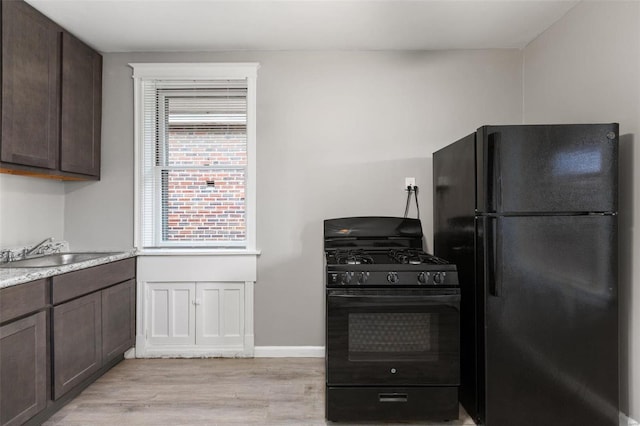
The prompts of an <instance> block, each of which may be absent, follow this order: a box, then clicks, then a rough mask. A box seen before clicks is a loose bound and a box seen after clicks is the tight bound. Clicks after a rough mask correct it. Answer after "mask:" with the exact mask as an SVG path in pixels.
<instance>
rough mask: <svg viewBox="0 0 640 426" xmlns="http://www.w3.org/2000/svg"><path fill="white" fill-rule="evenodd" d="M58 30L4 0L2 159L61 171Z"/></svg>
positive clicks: (30, 11)
mask: <svg viewBox="0 0 640 426" xmlns="http://www.w3.org/2000/svg"><path fill="white" fill-rule="evenodd" d="M59 92H60V31H59V27H58V26H57V25H55V24H54V23H53V22H52V21H50V20H48V19H47V18H46V17H44V16H43V15H41V14H40V13H38V12H37V11H36V10H35V9H33V8H32V7H31V6H29V5H28V4H26V3H24V2H15V1H3V2H2V143H1V149H0V151H1V160H2V161H3V162H7V163H14V164H21V165H26V166H35V167H41V168H45V169H56V168H57V167H58V141H59V136H58V135H59V121H58V117H59Z"/></svg>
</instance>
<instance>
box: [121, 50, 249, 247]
mask: <svg viewBox="0 0 640 426" xmlns="http://www.w3.org/2000/svg"><path fill="white" fill-rule="evenodd" d="M129 66H130V67H131V68H133V80H134V161H135V167H134V168H135V172H134V246H135V248H136V249H137V250H138V251H139V252H140V253H142V254H144V253H162V252H166V253H176V252H180V253H185V252H193V253H206V254H208V253H222V254H232V253H257V252H258V251H257V249H256V80H257V71H258V68H259V67H260V64H258V63H255V62H250V63H130V64H129ZM239 79H246V82H247V164H246V166H245V170H246V172H245V207H246V210H245V225H246V231H245V232H246V240H245V241H246V244H243V245H242V246H237V243H235V244H234V243H231V244H228V243H225V242H220V243H216V242H213V241H212V242H202V243H177V244H176V243H171V242H169V243H166V244H157V241H156V245H154V246H153V247H145V246H144V238H143V233H144V229H145V226H144V223H143V214H142V207H143V199H144V196H145V194H144V169H145V164H144V161H145V158H144V155H143V154H144V143H145V141H144V118H145V115H144V114H145V111H144V101H143V99H142V96H143V90H142V85H143V82H145V81H148V80H194V81H198V80H205V81H206V80H209V81H210V80H239ZM161 214H162V213H161V208H159V205H158V202H156V203H155V205H154V216H155V217H158V215H161ZM158 222H161V221H157V220H156V223H158ZM155 232H157V230H156V229H154V233H155ZM156 237H157V234H156ZM156 240H157V238H156Z"/></svg>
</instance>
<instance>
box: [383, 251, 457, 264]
mask: <svg viewBox="0 0 640 426" xmlns="http://www.w3.org/2000/svg"><path fill="white" fill-rule="evenodd" d="M389 257H391V258H392V259H393V260H395V261H396V262H398V263H402V264H409V265H420V264H422V263H428V264H431V265H448V264H449V262H447V261H446V260H443V259H440V258H439V257H435V256H433V255H430V254H428V253H425V252H423V251H422V250H413V249H404V250H389Z"/></svg>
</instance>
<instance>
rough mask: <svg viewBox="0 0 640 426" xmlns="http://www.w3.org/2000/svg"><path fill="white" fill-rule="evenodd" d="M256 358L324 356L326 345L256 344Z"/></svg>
mask: <svg viewBox="0 0 640 426" xmlns="http://www.w3.org/2000/svg"><path fill="white" fill-rule="evenodd" d="M254 357H256V358H324V346H256V347H254Z"/></svg>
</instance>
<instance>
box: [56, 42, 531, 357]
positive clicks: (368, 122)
mask: <svg viewBox="0 0 640 426" xmlns="http://www.w3.org/2000/svg"><path fill="white" fill-rule="evenodd" d="M206 61H212V62H214V61H218V62H253V61H257V62H260V63H261V68H260V70H259V71H258V105H257V107H258V128H257V130H258V142H257V143H258V153H257V155H258V159H257V161H258V166H257V169H258V170H257V174H258V175H257V180H258V188H257V191H258V193H257V213H258V224H257V226H258V230H257V231H258V235H257V238H258V247H259V248H260V249H261V250H262V255H261V256H260V257H259V260H258V281H257V284H256V287H255V336H256V345H259V346H265V345H268V346H271V345H294V346H299V345H312V346H321V345H324V288H323V275H324V273H323V260H322V253H323V252H322V223H323V222H322V221H323V220H324V219H327V218H331V217H340V216H355V215H402V214H403V212H404V203H405V193H404V191H403V185H404V178H405V177H407V176H408V177H415V178H416V180H417V185H419V187H420V188H421V192H420V205H421V207H422V209H421V214H422V219H423V225H424V228H425V232H426V234H427V235H428V245H429V247H431V244H432V234H433V232H432V217H431V206H432V191H431V175H432V164H431V154H432V152H433V151H435V150H437V149H439V148H441V147H443V146H445V145H447V144H449V143H451V142H453V141H454V140H456V139H458V138H460V137H462V136H465V135H467V134H469V133H471V132H472V131H474V130H475V129H476V128H477V127H478V126H480V125H482V124H487V123H494V124H499V123H520V122H521V119H522V112H521V108H522V97H521V89H522V80H521V75H522V73H521V67H522V54H521V52H520V51H518V50H491V51H453V52H404V53H392V52H368V53H366V52H360V53H358V52H324V53H322V52H233V53H164V54H163V53H147V54H140V53H138V54H107V55H105V56H104V74H103V75H104V92H103V93H104V102H103V113H104V116H103V139H102V140H103V151H102V152H103V175H102V180H101V181H100V182H99V183H88V184H86V183H68V184H66V185H67V195H66V205H65V209H66V221H65V234H66V236H67V238H68V239H69V240H70V241H71V244H72V246H74V247H81V248H87V249H90V248H95V249H105V248H114V247H118V246H123V247H124V246H128V247H130V246H131V245H132V241H133V240H132V238H133V213H132V212H133V187H132V185H133V162H132V156H133V155H132V153H133V109H132V106H133V82H132V79H131V69H130V68H129V67H128V66H127V63H129V62H206ZM412 214H413V215H415V209H414V210H412ZM106 246H108V247H106Z"/></svg>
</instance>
